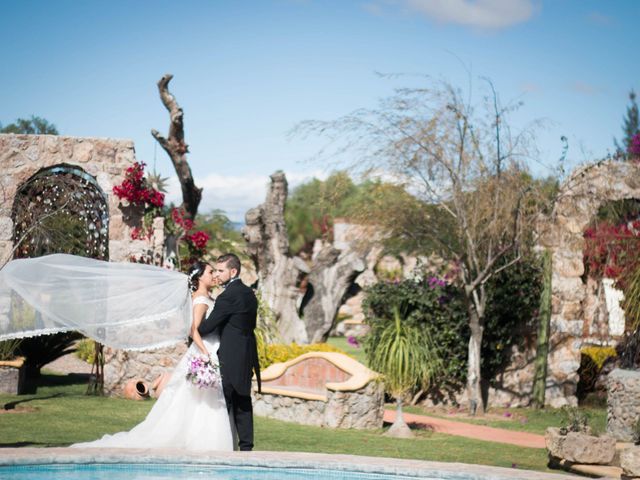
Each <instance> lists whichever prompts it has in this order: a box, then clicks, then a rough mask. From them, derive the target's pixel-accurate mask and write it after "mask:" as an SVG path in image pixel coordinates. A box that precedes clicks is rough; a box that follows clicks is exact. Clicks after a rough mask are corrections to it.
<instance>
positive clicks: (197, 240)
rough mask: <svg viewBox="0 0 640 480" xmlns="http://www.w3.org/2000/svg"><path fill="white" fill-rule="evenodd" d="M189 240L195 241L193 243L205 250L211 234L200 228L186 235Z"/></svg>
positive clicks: (199, 248)
mask: <svg viewBox="0 0 640 480" xmlns="http://www.w3.org/2000/svg"><path fill="white" fill-rule="evenodd" d="M186 238H187V240H188V241H190V242H191V243H193V245H194V246H195V247H196V248H197V249H198V250H205V249H206V248H207V243H208V242H209V238H211V237H209V234H208V233H207V232H203V231H202V230H198V231H197V232H194V233H192V234H191V235H189V236H187V237H186Z"/></svg>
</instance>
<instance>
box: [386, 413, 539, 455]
mask: <svg viewBox="0 0 640 480" xmlns="http://www.w3.org/2000/svg"><path fill="white" fill-rule="evenodd" d="M402 415H403V416H404V421H405V422H407V423H416V424H419V425H424V426H426V427H429V428H431V429H433V430H434V431H435V432H439V433H446V434H448V435H458V436H460V437H467V438H474V439H476V440H486V441H488V442H498V443H508V444H511V445H518V446H520V447H529V448H545V444H544V435H538V434H535V433H527V432H515V431H513V430H504V429H502V428H493V427H485V426H482V425H472V424H470V423H463V422H455V421H453V420H446V419H444V418H436V417H429V416H427V415H414V414H412V413H405V412H403V414H402ZM395 419H396V411H395V410H385V412H384V421H385V422H389V423H393V421H394V420H395Z"/></svg>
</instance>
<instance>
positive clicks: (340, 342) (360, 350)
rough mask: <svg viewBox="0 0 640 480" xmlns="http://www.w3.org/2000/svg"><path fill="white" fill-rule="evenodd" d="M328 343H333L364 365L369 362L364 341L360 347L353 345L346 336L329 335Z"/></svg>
mask: <svg viewBox="0 0 640 480" xmlns="http://www.w3.org/2000/svg"><path fill="white" fill-rule="evenodd" d="M327 343H328V344H329V345H333V346H334V347H337V348H339V349H340V350H342V351H343V352H345V353H346V354H348V355H351V356H352V357H353V358H355V359H356V360H358V361H359V362H360V363H362V364H364V365H366V364H367V358H366V356H365V354H364V347H363V346H362V343H361V344H360V346H358V347H356V346H353V345H351V344H350V343H349V342H348V341H347V338H346V337H329V339H328V340H327Z"/></svg>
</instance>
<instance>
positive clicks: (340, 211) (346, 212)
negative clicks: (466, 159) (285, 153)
mask: <svg viewBox="0 0 640 480" xmlns="http://www.w3.org/2000/svg"><path fill="white" fill-rule="evenodd" d="M339 217H346V218H347V219H349V221H351V222H354V223H361V224H369V225H371V224H373V225H376V226H377V227H379V228H380V230H381V231H385V233H387V234H388V235H386V236H385V237H384V239H383V240H382V241H383V243H384V244H385V247H386V251H387V252H388V253H390V254H398V253H400V252H405V253H406V252H432V251H435V250H436V245H435V244H434V238H433V236H432V235H429V232H430V230H429V229H428V228H426V227H425V226H426V225H427V224H428V225H430V226H431V227H430V228H436V227H437V228H440V229H441V230H443V231H448V232H449V233H448V234H445V235H444V237H445V238H446V239H448V240H449V242H450V243H455V241H456V237H455V235H453V233H452V231H451V230H452V228H453V224H452V222H451V221H450V219H449V217H448V214H446V212H444V211H443V210H442V209H441V208H439V207H438V206H436V205H431V204H426V203H425V202H423V201H422V200H420V199H418V198H416V197H415V196H413V195H411V194H410V193H408V192H407V190H406V188H405V187H404V186H403V185H401V184H393V183H388V182H383V181H381V180H379V179H374V180H365V181H363V182H361V183H354V182H353V180H352V179H351V178H350V177H349V175H348V173H347V172H345V171H338V172H334V173H333V174H332V175H330V176H329V177H328V178H327V179H326V180H324V181H322V180H318V179H313V180H311V181H309V182H307V183H304V184H302V185H300V186H298V187H297V188H295V189H294V190H293V192H292V194H291V195H290V196H289V198H288V199H287V205H286V210H285V220H286V222H287V231H288V234H289V245H290V250H291V252H292V253H293V254H298V253H300V252H301V251H304V252H311V249H312V247H313V243H314V242H315V240H316V239H319V238H324V239H325V240H331V235H332V233H333V230H332V227H333V223H334V220H335V219H336V218H339Z"/></svg>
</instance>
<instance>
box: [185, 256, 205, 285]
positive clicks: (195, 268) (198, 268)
mask: <svg viewBox="0 0 640 480" xmlns="http://www.w3.org/2000/svg"><path fill="white" fill-rule="evenodd" d="M207 265H209V264H208V263H206V262H203V261H201V260H197V261H196V262H195V263H194V264H193V265H191V267H189V271H188V272H187V275H188V276H189V291H190V292H195V291H196V290H197V289H198V285H200V277H201V276H202V274H203V273H204V270H205V268H206V267H207Z"/></svg>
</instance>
